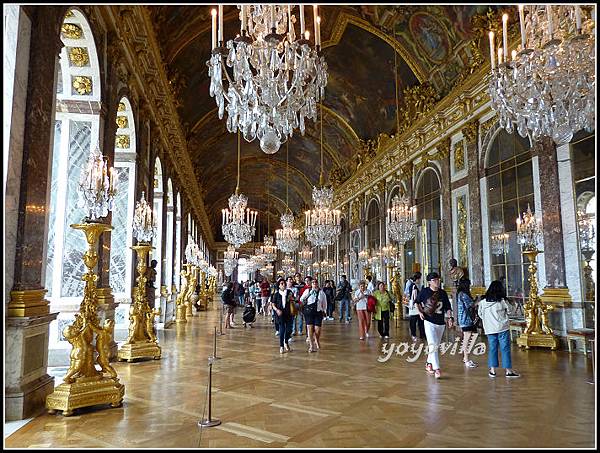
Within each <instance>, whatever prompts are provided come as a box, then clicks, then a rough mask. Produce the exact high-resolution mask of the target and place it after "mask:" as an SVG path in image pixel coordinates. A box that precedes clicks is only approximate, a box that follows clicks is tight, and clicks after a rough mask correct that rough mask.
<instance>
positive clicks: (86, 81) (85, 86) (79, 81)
mask: <svg viewBox="0 0 600 453" xmlns="http://www.w3.org/2000/svg"><path fill="white" fill-rule="evenodd" d="M72 85H73V90H74V93H73V94H79V95H81V96H84V95H88V94H91V92H92V79H91V78H90V77H86V76H75V77H73V81H72Z"/></svg>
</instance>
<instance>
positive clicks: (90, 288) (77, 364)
mask: <svg viewBox="0 0 600 453" xmlns="http://www.w3.org/2000/svg"><path fill="white" fill-rule="evenodd" d="M71 228H73V229H76V230H82V231H83V232H84V233H85V237H86V240H87V243H88V250H87V251H86V252H85V254H84V255H83V263H84V264H85V266H86V267H87V269H88V270H87V272H86V273H85V274H83V276H82V277H81V279H82V280H83V281H84V282H85V287H84V292H83V301H82V302H81V305H80V307H79V313H77V314H76V315H75V321H74V322H73V324H71V325H68V326H67V327H65V328H64V330H63V335H64V337H65V338H66V339H67V341H68V342H69V343H71V346H72V350H71V354H70V362H69V370H68V371H67V374H66V375H65V377H64V378H63V383H62V384H60V385H59V386H58V387H56V388H55V389H54V392H53V393H51V394H50V395H48V397H47V398H46V408H47V409H48V412H49V413H51V414H54V413H56V411H58V410H60V411H62V414H63V415H64V416H69V415H72V414H73V410H74V409H77V408H81V407H87V406H94V405H97V404H110V405H111V406H112V407H119V406H120V405H121V404H122V403H123V395H124V394H125V386H124V385H123V384H121V383H119V379H118V378H117V372H116V371H115V369H114V368H113V367H112V366H111V365H110V363H109V354H110V344H111V342H112V338H113V333H114V321H113V320H112V319H107V320H106V321H104V325H103V326H100V322H99V319H98V314H97V309H98V296H97V292H96V282H97V280H98V275H96V274H95V273H94V268H95V267H96V265H97V264H98V252H97V248H98V239H99V238H100V235H101V234H102V233H104V232H105V231H110V230H112V227H111V226H110V225H106V224H103V223H93V222H88V223H81V224H74V225H71ZM94 334H96V344H95V346H94V345H93V344H92V343H93V338H94ZM96 353H97V357H96V358H94V356H95V355H96ZM95 363H97V364H98V365H99V366H100V370H98V369H97V368H96V366H95ZM104 374H108V376H104Z"/></svg>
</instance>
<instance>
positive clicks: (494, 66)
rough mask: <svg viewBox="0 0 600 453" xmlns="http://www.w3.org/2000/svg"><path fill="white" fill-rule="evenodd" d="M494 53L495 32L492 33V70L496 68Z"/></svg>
mask: <svg viewBox="0 0 600 453" xmlns="http://www.w3.org/2000/svg"><path fill="white" fill-rule="evenodd" d="M495 53H496V52H494V32H493V31H491V32H490V61H491V64H492V70H493V69H495V68H496V56H495Z"/></svg>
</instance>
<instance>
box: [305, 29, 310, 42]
mask: <svg viewBox="0 0 600 453" xmlns="http://www.w3.org/2000/svg"><path fill="white" fill-rule="evenodd" d="M304 39H306V40H307V41H308V40H309V39H310V32H309V31H308V30H306V31H305V32H304Z"/></svg>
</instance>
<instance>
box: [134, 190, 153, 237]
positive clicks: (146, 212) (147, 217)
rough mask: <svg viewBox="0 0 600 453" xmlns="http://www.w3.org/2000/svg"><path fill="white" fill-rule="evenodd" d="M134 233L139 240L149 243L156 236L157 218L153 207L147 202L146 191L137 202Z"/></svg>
mask: <svg viewBox="0 0 600 453" xmlns="http://www.w3.org/2000/svg"><path fill="white" fill-rule="evenodd" d="M133 235H134V236H135V238H136V239H137V241H138V242H144V243H149V242H152V238H154V236H156V218H155V217H154V216H153V215H152V208H151V207H150V206H149V205H148V203H146V198H145V193H144V192H142V198H141V199H140V200H139V201H138V202H137V203H136V204H135V212H134V214H133Z"/></svg>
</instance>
